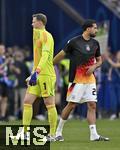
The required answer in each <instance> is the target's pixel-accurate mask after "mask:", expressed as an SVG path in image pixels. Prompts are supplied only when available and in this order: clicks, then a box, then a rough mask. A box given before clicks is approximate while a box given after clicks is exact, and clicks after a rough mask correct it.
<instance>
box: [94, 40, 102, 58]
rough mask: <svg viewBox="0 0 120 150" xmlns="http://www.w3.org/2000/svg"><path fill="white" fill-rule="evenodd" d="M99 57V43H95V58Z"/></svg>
mask: <svg viewBox="0 0 120 150" xmlns="http://www.w3.org/2000/svg"><path fill="white" fill-rule="evenodd" d="M99 56H101V53H100V45H99V43H98V42H97V49H96V53H95V57H99Z"/></svg>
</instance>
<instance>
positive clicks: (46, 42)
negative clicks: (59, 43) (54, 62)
mask: <svg viewBox="0 0 120 150" xmlns="http://www.w3.org/2000/svg"><path fill="white" fill-rule="evenodd" d="M43 36H44V38H43V43H42V57H41V59H40V62H39V64H38V66H37V68H39V69H40V70H42V69H43V68H44V67H45V64H46V62H47V60H48V57H49V53H50V50H51V46H52V43H53V38H52V37H51V36H50V35H48V34H46V33H45V34H44V33H43Z"/></svg>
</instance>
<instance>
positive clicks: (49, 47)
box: [23, 13, 57, 141]
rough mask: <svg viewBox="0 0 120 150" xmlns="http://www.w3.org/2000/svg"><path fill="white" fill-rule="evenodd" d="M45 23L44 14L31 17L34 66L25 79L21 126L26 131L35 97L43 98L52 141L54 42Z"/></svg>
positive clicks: (55, 114)
mask: <svg viewBox="0 0 120 150" xmlns="http://www.w3.org/2000/svg"><path fill="white" fill-rule="evenodd" d="M46 23H47V17H46V16H45V15H44V14H41V13H40V14H34V15H33V20H32V26H33V55H34V66H33V71H32V73H31V76H30V77H29V78H27V84H28V89H27V92H26V95H25V98H24V111H23V125H24V127H25V130H26V129H27V128H26V127H27V126H29V125H30V122H31V119H32V115H33V110H32V104H33V102H34V101H35V100H36V99H37V97H43V99H44V103H45V106H46V108H47V111H48V121H49V124H50V135H49V136H48V137H47V138H48V140H50V141H54V139H55V138H54V136H55V131H56V124H57V111H56V107H55V93H54V92H55V91H54V90H55V82H56V75H55V70H54V66H53V53H54V40H53V37H52V35H51V34H50V33H49V32H48V31H46V29H45V26H46Z"/></svg>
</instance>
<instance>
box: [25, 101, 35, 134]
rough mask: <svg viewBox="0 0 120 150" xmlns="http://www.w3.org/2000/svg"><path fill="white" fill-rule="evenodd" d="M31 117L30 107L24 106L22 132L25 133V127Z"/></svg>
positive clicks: (31, 110) (28, 105)
mask: <svg viewBox="0 0 120 150" xmlns="http://www.w3.org/2000/svg"><path fill="white" fill-rule="evenodd" d="M32 115H33V109H32V105H30V104H24V110H23V125H24V132H27V127H28V126H29V125H30V123H31V119H32Z"/></svg>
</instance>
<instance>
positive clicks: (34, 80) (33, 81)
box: [29, 69, 40, 86]
mask: <svg viewBox="0 0 120 150" xmlns="http://www.w3.org/2000/svg"><path fill="white" fill-rule="evenodd" d="M39 73H40V70H39V69H36V71H35V72H34V73H33V74H32V75H31V78H30V80H29V85H31V86H34V85H36V84H37V77H38V74H39Z"/></svg>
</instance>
